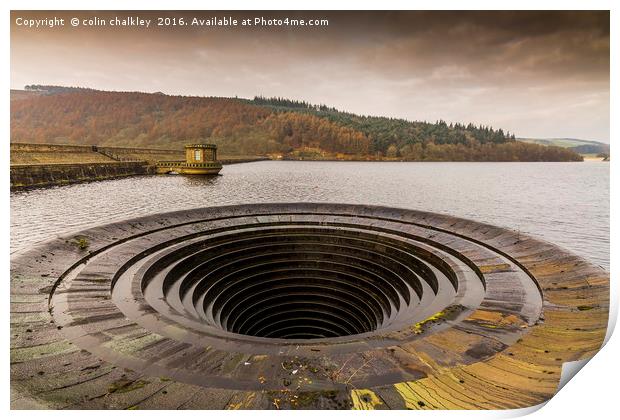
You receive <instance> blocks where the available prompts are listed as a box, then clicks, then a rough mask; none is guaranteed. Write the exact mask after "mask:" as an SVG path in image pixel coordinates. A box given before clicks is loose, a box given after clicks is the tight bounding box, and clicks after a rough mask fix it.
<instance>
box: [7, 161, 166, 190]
mask: <svg viewBox="0 0 620 420" xmlns="http://www.w3.org/2000/svg"><path fill="white" fill-rule="evenodd" d="M153 173H155V172H154V168H153V167H152V166H150V165H148V164H147V163H146V162H114V161H110V162H105V163H101V162H98V163H56V164H47V165H46V164H35V165H11V189H25V188H30V187H49V186H53V185H65V184H73V183H79V182H85V181H96V180H104V179H112V178H120V177H125V176H132V175H148V174H153Z"/></svg>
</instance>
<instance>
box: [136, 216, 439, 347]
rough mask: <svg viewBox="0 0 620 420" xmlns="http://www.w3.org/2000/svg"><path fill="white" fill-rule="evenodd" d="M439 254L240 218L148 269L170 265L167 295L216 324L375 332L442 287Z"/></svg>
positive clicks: (352, 234)
mask: <svg viewBox="0 0 620 420" xmlns="http://www.w3.org/2000/svg"><path fill="white" fill-rule="evenodd" d="M430 260H432V258H430ZM433 262H434V263H436V261H431V262H429V256H428V255H425V256H421V255H419V254H418V253H417V252H416V249H415V247H414V246H412V245H411V244H409V243H406V242H404V241H402V240H399V239H394V238H392V237H389V235H379V234H376V233H374V232H367V231H363V230H357V229H344V228H342V227H339V226H324V225H313V224H309V225H302V226H259V227H248V226H243V227H240V228H238V229H231V230H230V231H225V232H223V233H221V234H218V236H217V237H214V238H210V239H209V240H205V241H200V242H194V243H192V244H191V245H187V246H184V247H177V248H175V250H174V251H171V252H170V253H168V254H166V256H165V258H161V260H158V261H157V262H156V263H155V264H153V265H152V266H151V269H150V271H149V272H148V273H147V275H146V277H147V278H148V279H149V280H148V281H147V282H149V281H150V279H151V278H153V277H157V274H154V273H161V272H165V275H163V280H162V284H163V289H164V296H165V298H166V299H167V300H168V301H170V302H177V303H176V305H177V308H176V309H177V310H178V311H179V312H183V313H186V314H189V315H192V316H194V317H195V318H197V319H199V320H200V321H201V322H203V323H206V324H207V325H209V326H213V327H216V328H219V329H221V330H224V331H227V332H229V333H234V334H241V335H246V336H253V337H263V338H271V339H290V340H305V339H320V338H333V337H344V336H352V335H358V334H366V333H371V332H373V331H377V330H379V329H381V328H384V327H385V326H388V325H389V324H390V323H391V322H392V321H394V320H395V319H398V318H399V317H400V316H401V315H402V314H401V312H402V310H403V309H406V310H407V311H408V312H409V315H410V312H411V311H412V310H414V309H415V307H416V306H418V305H419V304H420V303H421V302H423V301H424V300H425V295H426V300H427V301H429V300H430V299H432V298H431V297H429V296H428V295H434V294H435V293H436V292H437V287H438V286H437V283H438V279H437V276H436V274H435V273H436V272H437V270H436V269H434V268H433V267H434V266H433ZM175 294H176V296H171V295H175ZM171 305H172V306H174V305H175V303H171Z"/></svg>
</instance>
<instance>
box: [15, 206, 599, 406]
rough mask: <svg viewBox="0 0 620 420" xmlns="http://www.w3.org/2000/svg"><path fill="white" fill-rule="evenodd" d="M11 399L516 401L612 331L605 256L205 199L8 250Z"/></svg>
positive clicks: (423, 218) (468, 227) (372, 210)
mask: <svg viewBox="0 0 620 420" xmlns="http://www.w3.org/2000/svg"><path fill="white" fill-rule="evenodd" d="M11 271H12V273H11V287H12V297H11V305H12V308H11V313H12V315H11V323H12V324H11V326H12V341H11V347H12V353H11V362H12V373H11V379H12V387H13V390H14V393H15V395H14V400H13V406H14V407H21V406H32V405H36V404H39V405H40V406H44V407H51V408H351V407H353V408H466V409H476V408H518V407H526V406H531V405H535V404H538V403H540V402H543V401H545V400H547V399H549V398H550V397H551V396H552V395H553V394H554V392H555V390H556V387H557V383H558V380H559V376H560V371H561V365H562V363H564V362H566V361H571V360H578V359H581V358H584V357H588V356H591V355H593V354H594V353H595V352H596V351H597V350H598V349H599V348H600V346H601V345H602V340H603V338H604V335H605V330H606V325H607V315H608V301H609V287H608V286H609V278H608V274H607V273H606V272H605V271H603V270H601V269H600V268H598V267H595V266H593V265H591V264H589V263H587V262H586V261H584V260H582V259H580V258H579V257H576V256H574V255H571V254H570V253H568V252H566V251H564V250H562V249H560V248H558V247H556V246H554V245H551V244H548V243H545V242H542V241H539V240H535V239H533V238H530V237H525V236H523V235H520V234H518V233H515V232H512V231H509V230H506V229H501V228H497V227H493V226H489V225H485V224H481V223H476V222H472V221H468V220H463V219H456V218H452V217H449V216H443V215H437V214H431V213H424V212H419V211H412V210H403V209H393V208H385V207H369V206H358V205H340V204H309V203H303V204H260V205H243V206H228V207H213V208H203V209H196V210H189V211H181V212H175V213H166V214H160V215H156V216H150V217H144V218H140V219H133V220H129V221H125V222H121V223H115V224H111V225H105V226H101V227H97V228H93V229H89V230H87V231H83V232H80V233H79V234H76V235H71V236H69V237H63V238H58V239H54V240H51V241H49V242H46V243H44V244H42V245H40V246H37V247H36V248H34V249H32V250H29V251H25V252H21V253H19V254H17V255H14V257H13V258H12V264H11Z"/></svg>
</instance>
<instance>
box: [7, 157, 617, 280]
mask: <svg viewBox="0 0 620 420" xmlns="http://www.w3.org/2000/svg"><path fill="white" fill-rule="evenodd" d="M302 201H303V202H335V203H356V204H375V205H384V206H392V207H403V208H411V209H418V210H425V211H432V212H438V213H445V214H449V215H452V216H457V217H464V218H468V219H473V220H476V221H480V222H485V223H490V224H494V225H497V226H502V227H506V228H510V229H513V230H518V231H520V232H523V233H526V234H530V235H533V236H536V237H538V238H541V239H544V240H547V241H550V242H553V243H555V244H557V245H560V246H563V247H565V248H567V249H568V250H570V251H572V252H574V253H576V254H577V255H580V256H582V257H584V258H586V259H588V260H590V261H592V262H594V263H596V264H598V265H600V266H602V267H603V268H605V269H609V163H606V162H583V163H455V162H445V163H443V162H442V163H440V162H428V163H427V162H402V163H400V162H399V163H392V162H390V163H387V162H282V161H263V162H254V163H244V164H237V165H227V166H225V167H224V169H223V170H222V172H221V176H217V177H211V178H201V177H186V176H181V175H176V176H175V175H160V176H143V177H132V178H124V179H117V180H109V181H100V182H91V183H85V184H76V185H69V186H63V187H53V188H47V189H38V190H31V191H20V192H12V193H11V252H14V251H16V250H19V249H22V248H24V247H29V246H31V245H33V244H35V243H36V242H39V241H43V240H46V239H49V238H52V237H54V236H56V235H62V234H66V233H70V232H73V231H78V230H82V229H84V228H87V227H92V226H95V225H99V224H104V223H110V222H113V221H118V220H123V219H127V218H132V217H137V216H143V215H149V214H155V213H159V212H166V211H173V210H181V209H189V208H194V207H204V206H218V205H226V204H242V203H262V202H302Z"/></svg>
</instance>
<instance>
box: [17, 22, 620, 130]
mask: <svg viewBox="0 0 620 420" xmlns="http://www.w3.org/2000/svg"><path fill="white" fill-rule="evenodd" d="M124 14H127V15H131V16H137V15H140V16H142V17H145V18H155V17H156V16H163V15H165V16H169V17H184V18H186V19H187V18H189V17H191V16H198V17H202V18H205V17H211V16H216V15H219V16H232V17H234V18H237V19H242V18H244V17H255V16H265V17H279V18H284V17H287V16H288V17H292V18H310V17H315V18H327V19H329V23H330V24H329V26H328V27H320V28H319V27H314V28H191V27H183V28H179V27H176V28H157V27H155V28H150V29H148V30H144V29H142V30H141V29H136V28H124V29H120V30H119V29H112V28H109V27H108V28H81V27H80V28H71V27H63V28H52V29H38V30H34V29H26V28H23V27H17V26H16V25H15V23H14V22H15V18H16V17H18V16H22V17H34V18H44V17H50V16H64V17H65V18H70V17H73V16H80V17H94V16H98V17H100V18H109V17H111V16H114V15H124ZM12 21H13V25H12V27H11V36H12V37H11V59H12V62H11V84H12V86H13V87H21V86H22V85H24V84H28V83H49V84H63V85H81V86H89V87H94V88H100V89H113V90H141V91H163V92H166V93H179V94H188V95H189V94H192V95H217V96H234V95H239V96H245V97H251V96H254V95H255V94H263V95H270V96H271V95H275V96H285V97H292V98H298V99H305V100H308V101H311V102H314V103H327V104H330V105H334V106H336V107H338V108H341V109H346V110H350V111H353V112H357V113H362V114H377V115H387V116H393V117H404V118H408V119H418V120H436V119H439V118H443V119H445V120H448V121H461V122H469V121H473V122H476V123H483V124H491V125H493V126H497V127H500V126H501V127H504V128H506V129H509V130H511V131H514V132H516V133H517V135H522V136H541V137H555V136H570V137H582V138H591V139H598V140H602V141H608V140H609V13H608V12H606V11H602V12H587V11H585V12H584V11H574V12H559V11H548V12H540V11H538V12H510V11H506V12H438V11H436V12H433V11H424V12H350V11H347V12H320V11H312V12H215V13H214V12H121V13H116V12H79V13H76V12H73V13H72V12H12Z"/></svg>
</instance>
